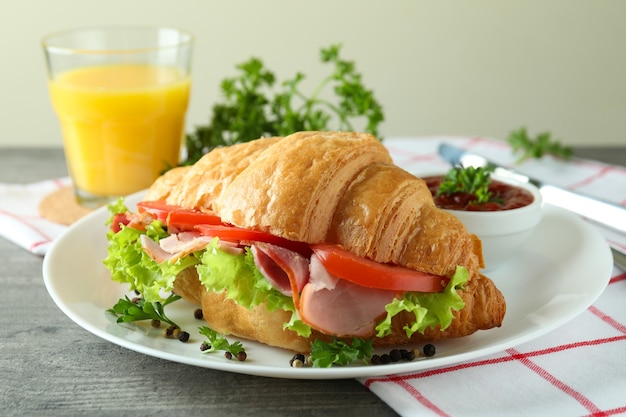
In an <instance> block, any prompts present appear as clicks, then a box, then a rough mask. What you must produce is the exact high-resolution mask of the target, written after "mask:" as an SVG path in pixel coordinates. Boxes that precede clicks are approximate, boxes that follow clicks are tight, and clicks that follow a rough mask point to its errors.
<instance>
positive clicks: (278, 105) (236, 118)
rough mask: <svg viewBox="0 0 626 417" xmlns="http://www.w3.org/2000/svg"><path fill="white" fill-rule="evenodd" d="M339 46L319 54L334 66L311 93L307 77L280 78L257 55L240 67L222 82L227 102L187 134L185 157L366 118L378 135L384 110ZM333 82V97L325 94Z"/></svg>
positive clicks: (189, 159)
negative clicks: (304, 85)
mask: <svg viewBox="0 0 626 417" xmlns="http://www.w3.org/2000/svg"><path fill="white" fill-rule="evenodd" d="M340 49H341V46H340V45H331V46H330V47H328V48H323V49H322V50H321V53H320V59H321V61H322V63H324V64H332V65H333V70H332V72H331V73H330V75H328V76H327V77H325V78H324V79H323V80H322V81H321V82H320V83H319V84H318V85H317V87H316V88H315V89H314V90H313V91H312V93H311V94H309V95H307V94H305V93H304V92H303V91H302V88H301V87H302V81H304V80H305V78H306V76H305V75H304V74H303V73H301V72H298V73H296V75H295V76H294V77H293V78H291V79H288V80H286V81H283V82H282V83H280V85H279V87H278V88H277V90H273V89H274V86H275V84H276V76H275V75H274V73H273V72H272V71H270V70H268V69H267V68H266V67H265V66H264V64H263V62H262V61H261V60H260V59H258V58H254V57H253V58H251V59H249V60H248V61H246V62H244V63H242V64H239V65H237V66H236V68H237V69H238V70H239V72H240V73H239V75H238V76H236V77H232V78H226V79H224V80H223V81H222V83H221V91H222V93H223V95H224V101H223V102H220V103H217V104H215V105H214V107H213V114H212V117H211V119H210V122H209V123H208V124H206V125H199V126H196V127H195V130H194V131H193V132H192V133H190V134H188V135H187V139H186V145H187V160H186V161H185V164H192V163H194V162H195V161H197V160H198V159H199V158H200V157H202V155H204V154H205V153H207V152H209V151H210V150H211V149H213V148H215V147H218V146H227V145H232V144H234V143H240V142H247V141H250V140H253V139H257V138H260V137H262V136H286V135H289V134H291V133H294V132H298V131H303V130H328V129H329V128H331V124H332V123H333V122H335V124H332V129H333V130H355V126H354V123H355V122H356V121H357V120H365V121H366V123H365V127H364V130H365V131H366V132H369V133H371V134H373V135H375V136H378V125H379V124H380V123H381V122H382V121H383V120H384V114H383V109H382V106H381V105H380V103H379V102H378V101H377V100H376V98H375V97H374V93H373V91H372V90H370V89H368V88H367V87H365V85H364V84H363V80H362V76H361V74H360V73H359V72H357V69H356V65H355V63H354V62H352V61H348V60H344V59H342V58H341V57H340V54H339V53H340ZM331 87H332V91H333V92H334V94H335V99H336V100H335V101H332V100H328V99H325V98H323V97H324V96H323V93H324V92H325V91H326V90H327V89H328V88H331Z"/></svg>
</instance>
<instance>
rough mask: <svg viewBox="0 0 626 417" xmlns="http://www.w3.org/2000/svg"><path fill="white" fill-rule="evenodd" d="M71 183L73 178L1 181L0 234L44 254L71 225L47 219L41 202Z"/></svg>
mask: <svg viewBox="0 0 626 417" xmlns="http://www.w3.org/2000/svg"><path fill="white" fill-rule="evenodd" d="M70 184H71V182H70V179H69V178H58V179H52V180H46V181H40V182H34V183H30V184H2V183H0V236H2V237H4V238H5V239H7V240H10V241H12V242H14V243H15V244H17V245H19V246H21V247H23V248H24V249H26V250H28V251H30V252H32V253H34V254H36V255H44V254H45V253H46V251H47V250H48V248H49V247H50V245H51V244H52V242H53V241H54V239H56V238H57V237H58V236H60V235H61V233H63V232H64V231H65V229H66V228H67V227H66V226H63V225H60V224H56V223H52V222H50V221H48V220H46V219H45V218H43V217H42V216H41V214H39V203H40V202H41V200H42V199H43V198H44V197H45V196H46V195H48V194H50V193H52V192H54V191H56V190H58V189H60V188H63V187H66V186H68V185H70Z"/></svg>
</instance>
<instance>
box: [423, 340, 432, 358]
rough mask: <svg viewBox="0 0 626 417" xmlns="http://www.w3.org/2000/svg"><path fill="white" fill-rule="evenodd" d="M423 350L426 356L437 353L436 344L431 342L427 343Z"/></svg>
mask: <svg viewBox="0 0 626 417" xmlns="http://www.w3.org/2000/svg"><path fill="white" fill-rule="evenodd" d="M422 351H423V352H424V356H426V357H431V356H434V355H435V345H433V344H431V343H429V344H427V345H424V348H423V349H422Z"/></svg>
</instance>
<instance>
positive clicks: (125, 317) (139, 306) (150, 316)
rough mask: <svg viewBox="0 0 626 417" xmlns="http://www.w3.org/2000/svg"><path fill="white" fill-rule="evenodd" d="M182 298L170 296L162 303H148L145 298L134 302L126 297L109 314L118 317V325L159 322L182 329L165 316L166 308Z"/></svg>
mask: <svg viewBox="0 0 626 417" xmlns="http://www.w3.org/2000/svg"><path fill="white" fill-rule="evenodd" d="M179 299H180V296H178V295H175V294H170V296H168V297H167V298H166V299H165V300H164V301H163V302H162V303H161V302H160V301H155V302H146V301H145V300H144V299H143V298H138V299H137V300H135V301H133V300H131V299H129V298H128V296H125V297H124V298H120V299H119V301H118V302H117V303H116V304H115V305H114V306H113V307H112V308H110V309H109V310H107V311H108V312H109V313H112V314H114V315H115V316H117V322H118V323H129V322H133V321H141V320H159V321H162V322H165V323H168V324H169V325H171V326H174V327H177V328H180V326H179V325H178V324H176V323H174V322H173V321H172V320H171V319H170V318H169V317H167V315H166V314H165V306H166V305H168V304H171V303H173V302H174V301H176V300H179Z"/></svg>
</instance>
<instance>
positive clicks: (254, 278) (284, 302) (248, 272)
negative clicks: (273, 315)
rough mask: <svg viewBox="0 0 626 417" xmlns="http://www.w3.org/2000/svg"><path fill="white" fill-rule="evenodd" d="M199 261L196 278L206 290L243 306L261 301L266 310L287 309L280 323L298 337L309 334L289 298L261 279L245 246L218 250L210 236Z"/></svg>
mask: <svg viewBox="0 0 626 417" xmlns="http://www.w3.org/2000/svg"><path fill="white" fill-rule="evenodd" d="M200 261H201V264H199V265H198V266H196V269H197V271H198V277H199V278H200V282H202V284H204V286H205V287H206V288H207V289H208V290H209V291H213V292H216V293H221V292H223V291H226V298H229V299H231V300H233V301H235V302H236V303H237V304H239V305H240V306H242V307H245V308H247V309H253V308H254V307H256V306H258V305H260V304H262V303H265V305H266V308H267V309H268V311H275V310H278V309H283V310H285V311H288V312H291V320H290V321H289V322H287V323H284V325H283V328H284V329H289V330H293V331H295V332H296V333H297V334H298V335H299V336H304V337H308V336H310V334H311V327H310V326H308V325H307V324H305V323H303V322H302V321H301V320H300V319H299V318H298V314H297V311H296V308H295V306H294V304H293V299H292V298H291V297H289V296H286V295H284V294H282V293H280V292H279V291H278V290H276V289H275V288H274V287H273V286H272V284H270V282H269V281H268V280H267V279H265V277H264V276H263V275H262V274H261V272H259V270H258V269H257V267H256V265H255V264H254V256H253V255H252V252H251V251H250V249H249V248H246V250H245V251H244V253H242V254H239V255H234V254H232V253H228V252H226V251H223V250H221V249H220V248H219V247H218V239H217V238H214V239H213V240H212V241H211V242H210V243H209V245H208V246H207V247H206V250H205V251H204V253H203V255H202V257H201V259H200Z"/></svg>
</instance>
